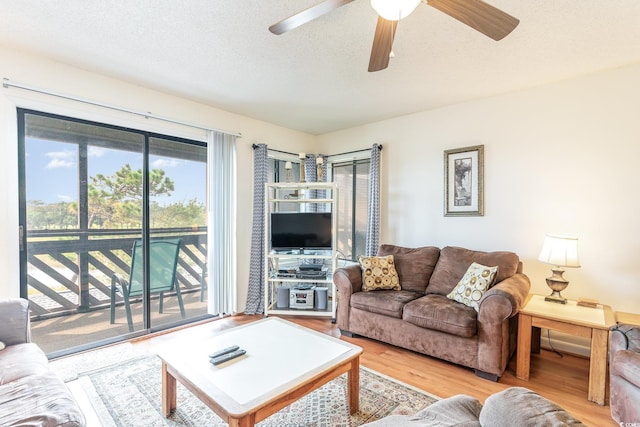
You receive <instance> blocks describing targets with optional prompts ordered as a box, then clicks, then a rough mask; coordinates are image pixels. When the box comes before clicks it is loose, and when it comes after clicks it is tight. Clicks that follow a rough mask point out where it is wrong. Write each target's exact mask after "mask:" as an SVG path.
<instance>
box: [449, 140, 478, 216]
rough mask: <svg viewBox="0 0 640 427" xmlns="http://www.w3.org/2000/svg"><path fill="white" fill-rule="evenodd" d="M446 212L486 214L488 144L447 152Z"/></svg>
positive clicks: (472, 214) (461, 214)
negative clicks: (486, 157) (486, 151)
mask: <svg viewBox="0 0 640 427" xmlns="http://www.w3.org/2000/svg"><path fill="white" fill-rule="evenodd" d="M444 181H445V183H444V216H482V215H484V145H475V146H473V147H464V148H456V149H454V150H446V151H445V152H444Z"/></svg>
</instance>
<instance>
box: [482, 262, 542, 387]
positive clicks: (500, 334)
mask: <svg viewBox="0 0 640 427" xmlns="http://www.w3.org/2000/svg"><path fill="white" fill-rule="evenodd" d="M530 288H531V283H530V281H529V278H528V277H527V276H525V275H524V274H522V273H516V274H514V275H513V276H511V277H509V278H507V279H505V280H503V281H502V282H500V283H498V284H497V285H495V286H494V287H492V288H491V289H489V290H488V291H487V292H486V293H485V294H484V296H483V297H482V299H481V300H480V310H479V311H478V370H480V371H482V372H485V373H488V374H491V375H495V376H498V377H499V376H500V375H502V373H503V372H504V370H505V369H506V367H507V364H508V363H509V359H510V358H511V354H512V349H513V348H514V346H515V339H513V338H512V336H511V330H512V328H513V325H511V324H512V323H514V322H515V320H516V319H515V318H514V317H515V316H516V315H517V314H518V312H519V311H520V309H521V308H522V305H523V304H524V301H525V300H526V298H527V295H528V294H529V289H530ZM511 319H512V320H511Z"/></svg>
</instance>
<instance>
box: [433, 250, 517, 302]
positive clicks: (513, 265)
mask: <svg viewBox="0 0 640 427" xmlns="http://www.w3.org/2000/svg"><path fill="white" fill-rule="evenodd" d="M473 262H477V263H478V264H482V265H490V266H497V267H498V273H497V275H496V280H495V281H494V283H493V284H494V285H495V284H496V283H500V282H502V281H503V280H504V279H506V278H509V277H511V276H513V275H514V274H516V272H517V270H518V262H519V259H518V255H516V254H515V253H513V252H504V251H499V252H480V251H472V250H469V249H464V248H457V247H454V246H447V247H445V248H442V250H441V251H440V258H439V259H438V263H437V264H436V268H435V269H434V271H433V275H432V276H431V280H430V281H429V286H428V287H427V293H428V294H440V295H447V294H448V293H449V292H451V290H452V289H453V288H454V287H455V286H456V284H457V283H458V282H459V281H460V279H462V276H464V274H465V273H466V271H467V269H468V268H469V266H470V265H471V263H473Z"/></svg>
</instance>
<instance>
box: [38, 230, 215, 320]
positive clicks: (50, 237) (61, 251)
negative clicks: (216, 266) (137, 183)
mask: <svg viewBox="0 0 640 427" xmlns="http://www.w3.org/2000/svg"><path fill="white" fill-rule="evenodd" d="M151 235H152V238H153V239H155V238H162V237H166V238H180V239H181V242H182V244H181V247H180V257H179V261H178V269H177V278H178V283H179V285H180V286H181V290H182V293H183V294H184V293H188V292H198V291H199V292H201V293H202V292H204V291H206V289H207V269H206V257H207V248H206V241H207V229H206V227H194V228H171V229H153V230H151ZM139 238H140V232H139V230H135V231H131V230H95V231H94V230H91V231H88V232H80V231H50V230H47V231H28V232H27V239H28V240H27V242H28V243H27V272H26V283H27V292H28V295H29V300H30V301H31V304H30V308H31V313H32V319H42V318H48V317H52V316H60V315H67V314H72V313H75V312H87V311H92V310H98V309H104V308H108V307H109V304H110V290H111V277H112V276H113V274H114V273H119V274H121V275H122V276H123V277H128V276H129V267H130V265H131V252H132V248H133V244H134V242H135V241H136V240H139ZM118 298H120V297H118ZM118 303H119V304H121V303H122V301H121V300H119V301H118Z"/></svg>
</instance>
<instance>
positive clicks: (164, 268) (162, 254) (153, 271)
mask: <svg viewBox="0 0 640 427" xmlns="http://www.w3.org/2000/svg"><path fill="white" fill-rule="evenodd" d="M179 253H180V239H166V240H152V241H151V242H149V264H150V267H149V270H150V271H149V273H150V276H151V277H150V283H149V285H150V289H149V293H150V294H160V295H159V306H160V307H159V310H158V312H159V313H162V309H163V302H164V301H163V300H164V293H165V292H173V291H174V289H175V292H176V296H177V297H178V304H179V305H180V315H181V316H182V318H183V319H184V318H185V313H184V304H183V303H182V294H181V293H180V284H179V283H178V280H177V278H176V267H177V265H178V254H179ZM142 266H143V263H142V242H141V241H136V242H135V243H134V245H133V251H132V253H131V270H130V272H129V280H126V279H124V278H123V277H122V276H121V275H119V274H118V273H114V274H113V276H112V277H111V321H110V322H111V324H113V323H114V322H115V311H116V293H117V292H120V293H121V294H122V299H123V300H124V308H125V311H126V314H127V323H128V324H129V332H133V321H132V319H131V301H130V299H131V298H134V297H139V296H142V283H143V281H142Z"/></svg>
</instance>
